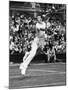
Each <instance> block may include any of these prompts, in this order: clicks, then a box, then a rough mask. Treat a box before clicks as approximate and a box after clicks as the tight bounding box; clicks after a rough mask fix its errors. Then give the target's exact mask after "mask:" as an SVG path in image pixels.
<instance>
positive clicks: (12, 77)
mask: <svg viewBox="0 0 68 90" xmlns="http://www.w3.org/2000/svg"><path fill="white" fill-rule="evenodd" d="M65 73H66V72H53V73H46V74H45V75H54V74H65ZM41 74H42V73H41ZM45 75H43V74H42V75H29V76H28V75H25V76H23V75H18V76H9V79H14V78H20V77H22V78H24V77H32V76H45Z"/></svg>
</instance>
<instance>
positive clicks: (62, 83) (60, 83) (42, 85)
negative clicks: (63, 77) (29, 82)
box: [20, 82, 66, 89]
mask: <svg viewBox="0 0 68 90" xmlns="http://www.w3.org/2000/svg"><path fill="white" fill-rule="evenodd" d="M52 85H66V83H65V82H57V83H49V84H40V85H33V86H20V88H21V89H22V88H33V87H34V88H35V87H45V86H52Z"/></svg>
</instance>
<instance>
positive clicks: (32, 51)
mask: <svg viewBox="0 0 68 90" xmlns="http://www.w3.org/2000/svg"><path fill="white" fill-rule="evenodd" d="M37 48H38V46H37V44H36V43H34V44H33V45H32V49H31V51H30V53H29V55H28V57H27V58H26V60H25V61H24V62H23V63H22V64H21V65H22V68H21V73H22V74H24V75H25V73H26V69H27V67H28V65H29V63H30V62H31V60H32V59H33V57H34V56H35V54H36V51H37Z"/></svg>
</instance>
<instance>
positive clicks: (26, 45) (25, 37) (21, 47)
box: [9, 14, 66, 55]
mask: <svg viewBox="0 0 68 90" xmlns="http://www.w3.org/2000/svg"><path fill="white" fill-rule="evenodd" d="M42 19H43V20H44V22H45V23H46V24H47V30H46V33H47V35H50V36H51V37H50V38H48V39H47V40H46V42H47V45H46V46H45V47H48V46H49V44H52V45H53V46H54V47H55V49H56V52H57V53H65V52H66V25H65V24H64V25H62V23H61V22H60V21H59V20H52V19H50V18H48V19H46V17H44V16H43V15H42ZM36 23H37V19H36V18H33V17H30V16H26V15H22V14H20V15H16V16H15V15H11V16H10V17H9V34H10V35H9V50H10V54H11V55H12V54H14V53H15V52H18V53H25V52H26V51H27V49H30V48H31V42H32V40H33V39H34V37H35V36H36ZM54 32H55V33H56V34H54V35H53V33H54ZM44 50H45V49H44Z"/></svg>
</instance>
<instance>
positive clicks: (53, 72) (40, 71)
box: [28, 69, 66, 74]
mask: <svg viewBox="0 0 68 90" xmlns="http://www.w3.org/2000/svg"><path fill="white" fill-rule="evenodd" d="M28 71H40V72H51V73H52V72H53V73H55V72H56V73H59V74H64V73H66V72H60V71H54V70H53V71H52V70H41V69H29V70H28Z"/></svg>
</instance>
